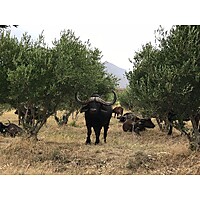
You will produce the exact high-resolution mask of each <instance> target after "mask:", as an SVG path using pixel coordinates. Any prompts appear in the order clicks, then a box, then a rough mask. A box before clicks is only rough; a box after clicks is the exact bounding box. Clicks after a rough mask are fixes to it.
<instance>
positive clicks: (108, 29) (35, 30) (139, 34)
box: [12, 23, 159, 70]
mask: <svg viewBox="0 0 200 200" xmlns="http://www.w3.org/2000/svg"><path fill="white" fill-rule="evenodd" d="M158 26H159V25H139V24H131V25H130V24H106V23H105V24H92V23H91V24H83V23H82V24H76V23H74V24H73V23H66V25H49V24H46V25H34V24H33V25H19V27H18V28H17V29H16V28H14V27H13V28H12V33H13V34H15V35H18V36H21V35H22V33H24V32H28V33H29V34H31V35H33V37H37V36H38V35H39V34H40V33H41V32H42V30H44V35H45V38H46V41H47V43H48V44H51V42H52V41H53V40H54V38H59V37H60V31H61V30H64V29H72V30H73V31H74V32H75V35H76V36H80V39H81V40H82V41H86V40H88V39H90V42H91V44H92V46H93V47H97V48H99V49H100V50H101V51H102V55H103V58H102V61H103V62H104V61H108V62H111V63H113V64H115V65H117V66H118V67H121V68H124V69H126V70H129V69H132V65H131V63H130V62H129V60H128V58H131V59H132V58H133V55H134V52H135V51H138V50H139V49H140V48H141V46H142V44H146V43H147V42H149V41H151V42H154V40H155V37H154V30H156V29H157V28H158Z"/></svg>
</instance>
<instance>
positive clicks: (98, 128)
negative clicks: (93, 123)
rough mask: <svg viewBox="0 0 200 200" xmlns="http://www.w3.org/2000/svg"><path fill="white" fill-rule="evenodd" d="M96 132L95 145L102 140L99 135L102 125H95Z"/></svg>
mask: <svg viewBox="0 0 200 200" xmlns="http://www.w3.org/2000/svg"><path fill="white" fill-rule="evenodd" d="M94 132H95V135H96V141H95V145H96V144H99V142H100V140H99V137H100V132H101V127H95V128H94Z"/></svg>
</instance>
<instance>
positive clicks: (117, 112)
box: [112, 106, 124, 117]
mask: <svg viewBox="0 0 200 200" xmlns="http://www.w3.org/2000/svg"><path fill="white" fill-rule="evenodd" d="M123 111H124V109H123V108H122V107H121V106H117V107H115V108H114V109H113V110H112V112H113V113H115V114H114V117H116V115H117V117H118V116H119V115H121V116H122V115H123Z"/></svg>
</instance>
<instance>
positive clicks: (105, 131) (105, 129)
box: [103, 125, 109, 143]
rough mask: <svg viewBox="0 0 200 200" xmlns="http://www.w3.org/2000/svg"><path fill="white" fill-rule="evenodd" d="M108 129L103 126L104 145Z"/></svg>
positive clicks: (106, 126)
mask: <svg viewBox="0 0 200 200" xmlns="http://www.w3.org/2000/svg"><path fill="white" fill-rule="evenodd" d="M108 128H109V126H108V125H105V126H104V134H103V139H104V142H105V143H106V137H107V132H108Z"/></svg>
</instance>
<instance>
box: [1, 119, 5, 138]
mask: <svg viewBox="0 0 200 200" xmlns="http://www.w3.org/2000/svg"><path fill="white" fill-rule="evenodd" d="M5 128H6V126H5V125H4V124H3V123H2V122H0V132H1V133H3V135H4V136H5V132H6V131H5Z"/></svg>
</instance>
